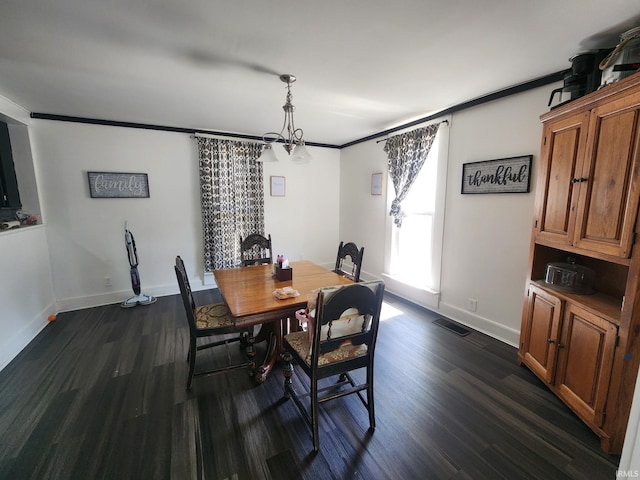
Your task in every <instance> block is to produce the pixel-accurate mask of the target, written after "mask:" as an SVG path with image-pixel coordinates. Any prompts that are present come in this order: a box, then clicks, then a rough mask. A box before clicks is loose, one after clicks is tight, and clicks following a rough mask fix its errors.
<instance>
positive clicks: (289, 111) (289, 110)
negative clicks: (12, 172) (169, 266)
mask: <svg viewBox="0 0 640 480" xmlns="http://www.w3.org/2000/svg"><path fill="white" fill-rule="evenodd" d="M280 80H282V81H283V82H284V83H286V84H287V100H286V102H285V104H284V105H283V107H282V109H283V110H284V122H283V124H282V129H280V133H277V132H267V133H265V134H264V135H263V136H262V140H263V141H264V144H265V145H264V149H263V150H262V154H261V155H260V157H259V158H258V161H259V162H277V161H278V157H277V155H276V152H275V151H274V149H273V144H274V143H276V142H278V141H280V142H282V144H283V145H282V146H283V147H284V149H285V150H286V151H287V153H288V154H289V157H290V158H291V161H292V162H293V163H297V164H304V163H309V161H310V160H311V155H310V154H309V151H308V150H307V147H306V146H305V144H304V139H303V134H304V133H303V131H302V129H301V128H296V126H295V123H294V121H293V111H294V110H295V109H296V107H294V106H293V103H292V102H291V100H292V96H291V84H292V83H293V82H295V81H296V77H295V76H294V75H290V74H284V75H280Z"/></svg>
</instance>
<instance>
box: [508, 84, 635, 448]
mask: <svg viewBox="0 0 640 480" xmlns="http://www.w3.org/2000/svg"><path fill="white" fill-rule="evenodd" d="M541 120H542V122H543V125H544V127H543V135H542V146H541V156H540V163H539V165H538V174H537V184H536V204H535V213H534V219H533V229H532V236H531V250H530V255H529V269H528V278H527V286H526V294H525V302H524V308H523V314H522V328H521V333H520V345H519V350H518V361H519V362H520V363H522V364H524V365H526V366H527V367H528V368H529V369H530V370H531V371H532V372H533V373H535V374H536V375H537V376H538V377H539V378H540V379H541V380H542V381H543V382H545V384H547V386H548V387H549V388H550V389H551V390H552V391H553V392H554V393H555V394H556V395H558V397H559V398H561V399H562V400H563V401H564V402H565V403H566V404H567V405H568V406H569V407H570V408H571V409H572V410H573V411H574V412H575V413H576V414H577V415H578V416H579V417H580V418H581V419H582V420H583V421H584V422H585V423H586V424H587V425H589V427H590V428H591V429H592V430H593V431H594V432H595V433H596V434H598V436H599V437H600V439H601V445H602V448H603V449H604V450H605V451H607V452H609V453H620V452H621V451H622V444H623V442H624V435H625V431H626V426H627V422H628V419H629V412H630V408H631V401H632V398H633V392H634V387H635V382H636V376H637V373H638V366H639V364H640V363H639V360H640V337H639V336H640V281H639V280H640V279H639V276H640V248H639V247H637V246H636V245H635V242H636V232H637V231H638V228H639V225H640V222H639V220H638V205H639V203H640V74H636V75H633V76H631V77H628V78H626V79H624V80H622V81H620V82H617V83H614V84H612V85H608V86H606V87H603V88H602V89H600V90H598V91H596V92H593V93H591V94H589V95H586V96H584V97H582V98H580V99H577V100H575V101H573V102H570V103H568V104H565V105H562V106H560V107H558V108H556V109H554V110H552V111H551V112H549V113H546V114H544V115H542V117H541ZM569 256H571V257H573V258H574V259H575V262H576V264H578V265H582V266H585V267H588V268H590V269H592V270H593V271H594V272H595V281H594V287H595V293H592V294H584V295H581V294H576V293H568V292H567V290H566V289H558V288H556V287H554V286H552V285H549V284H547V283H546V282H545V272H546V266H547V264H548V263H551V262H566V261H567V258H568V257H569Z"/></svg>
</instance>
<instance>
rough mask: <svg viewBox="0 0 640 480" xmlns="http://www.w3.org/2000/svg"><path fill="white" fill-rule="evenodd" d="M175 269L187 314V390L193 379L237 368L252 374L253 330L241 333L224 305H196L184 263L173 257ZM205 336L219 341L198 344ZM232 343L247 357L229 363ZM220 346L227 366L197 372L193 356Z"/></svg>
mask: <svg viewBox="0 0 640 480" xmlns="http://www.w3.org/2000/svg"><path fill="white" fill-rule="evenodd" d="M174 269H175V271H176V278H177V279H178V286H179V287H180V295H181V296H182V303H183V304H184V308H185V311H186V314H187V323H188V324H189V352H188V353H187V362H189V372H188V374H187V388H186V389H187V390H189V389H191V383H192V380H193V379H194V378H195V377H202V376H208V375H215V374H217V373H223V372H228V371H230V370H236V369H239V368H248V369H249V371H253V369H254V367H255V364H254V362H253V359H252V358H253V355H254V351H253V327H249V328H246V329H241V330H238V329H236V327H235V320H234V318H233V316H232V315H231V312H230V311H229V307H227V305H226V304H225V303H211V304H207V305H201V306H196V304H195V301H194V299H193V294H192V292H191V285H190V284H189V278H188V277H187V272H186V269H185V267H184V262H183V261H182V258H181V257H180V256H177V257H176V264H175V267H174ZM235 333H238V334H239V335H238V336H235V337H232V338H229V335H230V334H235ZM204 337H219V338H220V339H218V340H212V341H209V342H208V343H200V344H199V345H198V339H199V338H204ZM234 342H240V346H241V347H242V348H243V349H245V354H246V356H247V357H248V359H247V360H246V361H244V362H239V363H232V360H231V351H230V350H229V344H230V343H234ZM222 345H225V346H226V348H227V365H226V366H223V367H216V368H211V369H208V370H199V371H196V368H195V367H196V353H197V352H198V351H200V350H204V349H206V348H212V347H217V346H222Z"/></svg>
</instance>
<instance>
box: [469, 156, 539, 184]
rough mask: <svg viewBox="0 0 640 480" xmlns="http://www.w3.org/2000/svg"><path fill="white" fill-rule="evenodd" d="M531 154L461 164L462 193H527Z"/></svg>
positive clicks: (529, 179) (529, 180) (529, 181)
mask: <svg viewBox="0 0 640 480" xmlns="http://www.w3.org/2000/svg"><path fill="white" fill-rule="evenodd" d="M532 158H533V155H525V156H522V157H510V158H500V159H497V160H487V161H484V162H473V163H465V164H464V165H462V193H527V192H529V187H530V185H531V159H532Z"/></svg>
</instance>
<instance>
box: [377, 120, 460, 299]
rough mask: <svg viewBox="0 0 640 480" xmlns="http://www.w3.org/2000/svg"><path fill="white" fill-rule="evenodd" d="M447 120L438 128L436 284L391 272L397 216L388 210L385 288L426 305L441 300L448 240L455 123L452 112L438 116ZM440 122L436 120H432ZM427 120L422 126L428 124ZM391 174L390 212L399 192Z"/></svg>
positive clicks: (434, 228)
mask: <svg viewBox="0 0 640 480" xmlns="http://www.w3.org/2000/svg"><path fill="white" fill-rule="evenodd" d="M444 120H447V123H443V124H442V125H441V126H440V128H439V131H438V135H439V136H440V139H439V150H438V180H437V182H438V183H437V184H438V190H437V192H436V202H435V212H434V223H433V238H432V242H433V243H432V259H431V260H432V261H431V269H432V278H433V279H435V282H434V285H433V288H418V287H415V286H413V285H409V284H407V283H405V282H402V281H401V280H400V279H398V278H397V277H394V276H393V275H390V274H389V273H388V272H390V271H391V248H392V245H393V239H392V235H393V228H392V227H393V225H394V224H393V219H392V218H391V216H389V215H388V214H387V216H386V222H385V256H384V272H383V273H382V278H383V279H384V281H385V288H386V289H387V290H388V291H389V292H391V293H393V294H395V295H398V296H400V297H402V298H405V299H407V300H410V301H412V302H415V303H417V304H418V305H422V306H423V307H426V308H432V309H437V308H438V306H439V304H440V285H441V274H442V248H443V243H444V215H445V201H446V193H447V172H448V163H449V162H448V159H449V128H450V127H451V116H447V117H444V118H440V119H438V122H442V121H444ZM430 123H436V122H430ZM427 125H429V123H426V124H424V125H421V126H427ZM386 177H387V192H389V194H388V195H387V207H386V208H387V210H386V211H387V213H388V212H389V209H390V208H391V202H392V201H393V198H394V196H395V190H394V188H393V183H392V182H391V181H390V179H389V175H387V176H386Z"/></svg>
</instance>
